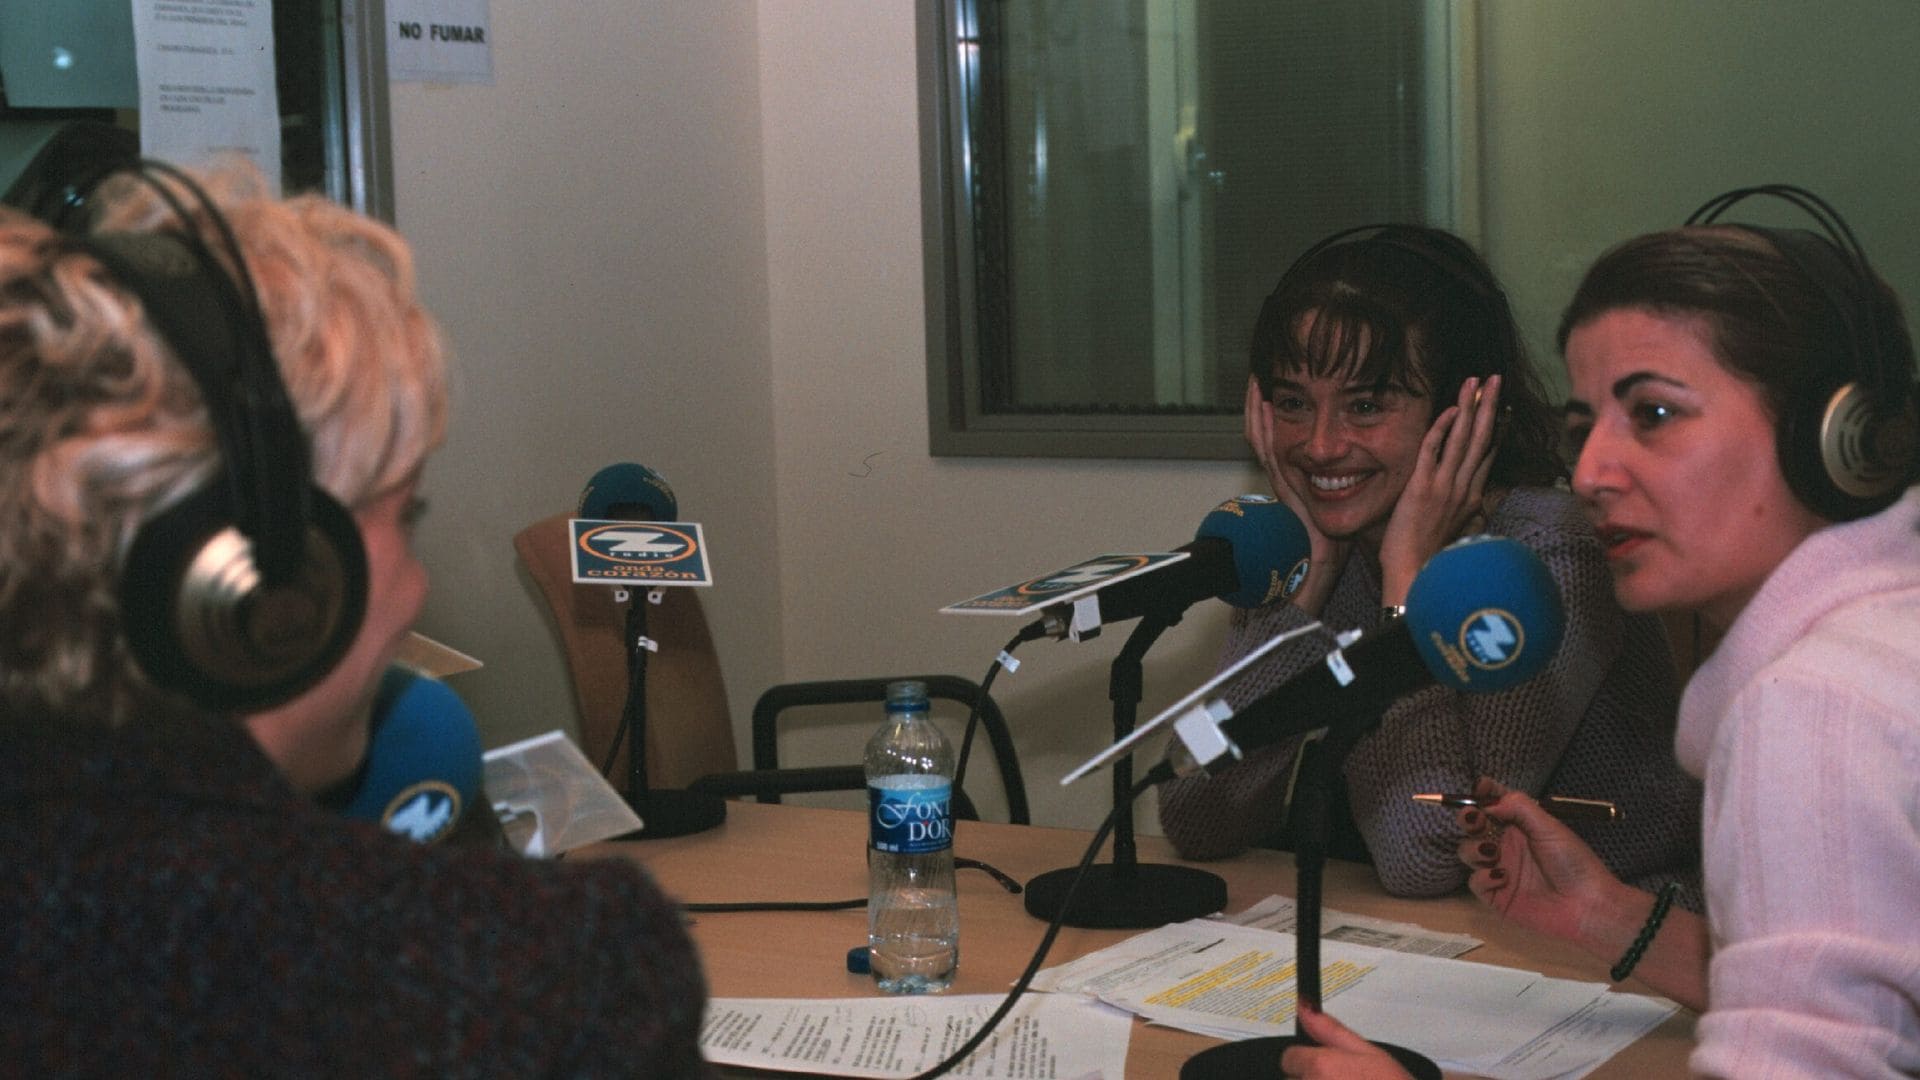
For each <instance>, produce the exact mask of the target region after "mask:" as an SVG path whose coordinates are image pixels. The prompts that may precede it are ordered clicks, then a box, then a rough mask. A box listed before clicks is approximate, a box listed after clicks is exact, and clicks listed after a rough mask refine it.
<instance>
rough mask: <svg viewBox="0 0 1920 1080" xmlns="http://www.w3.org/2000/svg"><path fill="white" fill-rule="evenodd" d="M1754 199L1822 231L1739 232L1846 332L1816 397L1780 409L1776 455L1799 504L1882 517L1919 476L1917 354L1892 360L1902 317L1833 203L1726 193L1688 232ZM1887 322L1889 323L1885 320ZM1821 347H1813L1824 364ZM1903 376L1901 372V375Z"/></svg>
mask: <svg viewBox="0 0 1920 1080" xmlns="http://www.w3.org/2000/svg"><path fill="white" fill-rule="evenodd" d="M1755 197H1766V198H1774V199H1779V200H1781V201H1782V202H1786V203H1788V204H1790V205H1792V206H1794V207H1796V208H1798V209H1799V210H1800V211H1801V212H1803V213H1805V214H1806V215H1807V216H1808V217H1810V218H1812V219H1813V221H1814V222H1815V223H1816V224H1817V225H1818V226H1819V231H1817V232H1815V231H1812V230H1808V229H1794V228H1772V227H1768V226H1761V225H1752V224H1746V223H1739V222H1729V223H1726V226H1724V227H1731V228H1737V229H1742V230H1744V231H1746V232H1749V233H1751V234H1753V235H1755V236H1758V237H1760V238H1761V239H1763V240H1765V241H1766V242H1768V243H1769V244H1771V245H1772V246H1773V248H1774V250H1775V251H1776V252H1778V254H1779V256H1780V258H1781V259H1783V260H1785V262H1786V263H1787V264H1788V265H1789V266H1790V267H1792V268H1793V269H1795V270H1797V271H1799V272H1800V273H1801V274H1802V275H1804V276H1805V277H1806V279H1807V281H1808V282H1809V283H1811V285H1812V286H1813V287H1814V289H1815V290H1816V291H1817V292H1818V293H1819V294H1820V295H1821V297H1822V298H1823V299H1824V300H1825V301H1826V305H1827V307H1828V309H1829V310H1831V311H1832V313H1833V317H1834V318H1835V319H1836V320H1837V321H1838V323H1839V328H1840V330H1841V333H1840V334H1838V335H1834V336H1836V337H1837V338H1838V339H1839V340H1837V341H1834V342H1832V347H1833V348H1834V349H1836V350H1837V351H1838V352H1839V354H1840V359H1839V360H1838V361H1837V362H1835V361H1831V360H1830V361H1829V363H1828V366H1829V367H1831V368H1834V369H1835V370H1827V371H1821V370H1818V369H1816V370H1814V371H1811V372H1810V373H1809V374H1810V375H1811V376H1812V378H1811V379H1810V380H1809V381H1810V382H1811V384H1812V388H1813V392H1810V393H1796V398H1798V399H1803V400H1794V401H1790V402H1788V403H1787V404H1786V405H1785V406H1784V407H1783V408H1782V410H1781V415H1780V417H1779V421H1778V424H1777V425H1776V431H1775V436H1774V442H1775V452H1776V455H1777V457H1778V460H1779V463H1780V469H1781V472H1782V474H1783V475H1784V476H1785V478H1786V480H1787V484H1788V486H1789V487H1790V488H1791V489H1792V490H1793V493H1794V495H1795V496H1796V497H1797V498H1799V500H1800V501H1801V502H1802V503H1804V504H1806V505H1807V506H1808V507H1809V508H1811V509H1812V510H1813V511H1814V512H1815V513H1818V514H1820V515H1821V516H1822V517H1825V518H1827V519H1828V520H1830V521H1847V520H1851V519H1854V518H1858V517H1863V516H1865V515H1867V514H1870V513H1875V512H1877V511H1879V510H1881V509H1883V508H1885V507H1886V506H1888V505H1890V504H1891V503H1892V502H1893V501H1894V500H1895V499H1897V498H1899V496H1900V492H1901V491H1902V490H1904V489H1905V488H1906V486H1907V485H1908V484H1909V483H1911V482H1912V481H1913V479H1914V476H1915V460H1914V458H1915V446H1916V441H1917V439H1920V414H1916V411H1915V407H1914V387H1913V386H1911V385H1910V384H1909V381H1910V380H1911V378H1912V374H1911V372H1912V363H1911V359H1910V357H1909V358H1908V360H1907V362H1906V363H1904V364H1903V363H1901V362H1900V358H1899V357H1898V356H1889V355H1888V352H1889V350H1890V349H1892V348H1897V347H1898V344H1897V341H1890V338H1894V339H1897V338H1899V337H1900V335H1899V334H1898V333H1897V331H1898V328H1899V324H1900V315H1899V311H1898V309H1897V308H1891V309H1890V310H1886V311H1882V305H1883V304H1886V303H1887V300H1886V297H1885V295H1884V293H1883V291H1882V289H1881V286H1880V281H1879V278H1878V277H1877V276H1875V274H1874V272H1873V268H1872V265H1871V264H1870V263H1869V262H1868V261H1867V255H1866V251H1865V250H1864V249H1863V248H1862V247H1861V246H1860V241H1859V238H1857V237H1856V236H1854V233H1853V230H1852V229H1851V228H1849V227H1848V225H1847V222H1846V219H1844V218H1842V217H1841V216H1840V213H1839V211H1837V210H1835V209H1834V208H1833V207H1832V206H1830V205H1828V204H1827V202H1826V200H1824V199H1822V198H1820V196H1818V195H1815V194H1814V193H1813V192H1811V191H1808V190H1806V189H1805V188H1800V187H1795V186H1793V185H1791V184H1759V185H1755V186H1753V187H1744V188H1735V189H1733V190H1732V191H1727V192H1723V193H1721V194H1719V195H1716V196H1714V197H1713V198H1711V199H1708V200H1707V201H1706V202H1705V203H1702V204H1701V205H1700V207H1699V208H1698V209H1696V210H1695V211H1694V212H1693V213H1692V214H1690V215H1688V217H1687V220H1686V225H1687V226H1705V225H1716V224H1720V218H1721V216H1722V215H1723V214H1725V213H1726V212H1727V211H1728V210H1731V209H1732V208H1733V207H1734V206H1736V205H1738V204H1740V203H1742V202H1744V201H1746V200H1748V199H1751V198H1755ZM1883 319H1885V320H1890V321H1886V322H1883V321H1882V320H1883ZM1823 351H1824V350H1823V349H1820V348H1816V349H1815V356H1814V357H1811V358H1810V359H1818V358H1820V354H1821V353H1822V352H1823ZM1903 370H1904V371H1905V372H1906V374H1905V375H1901V374H1900V372H1901V371H1903Z"/></svg>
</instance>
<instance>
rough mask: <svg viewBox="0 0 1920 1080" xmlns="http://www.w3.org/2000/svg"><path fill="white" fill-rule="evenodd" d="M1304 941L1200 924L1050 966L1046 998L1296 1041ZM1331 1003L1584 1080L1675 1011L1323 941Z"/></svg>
mask: <svg viewBox="0 0 1920 1080" xmlns="http://www.w3.org/2000/svg"><path fill="white" fill-rule="evenodd" d="M1294 954H1295V940H1294V937H1293V935H1292V934H1284V933H1277V932H1274V931H1269V930H1257V929H1252V928H1249V927H1242V926H1235V925H1233V924H1231V923H1225V922H1220V921H1217V920H1211V919H1195V920H1191V921H1189V922H1184V923H1175V924H1172V925H1169V926H1163V927H1160V928H1159V929H1156V930H1149V931H1146V932H1145V933H1141V934H1137V935H1135V936H1134V937H1131V938H1128V939H1127V940H1126V941H1123V942H1120V943H1119V944H1117V945H1113V946H1109V947H1108V948H1105V949H1102V950H1100V951H1098V952H1094V953H1090V954H1088V955H1086V956H1083V957H1080V958H1079V959H1077V960H1074V961H1072V962H1070V963H1066V964H1061V965H1058V966H1056V967H1051V968H1047V969H1046V970H1043V971H1042V972H1040V974H1039V975H1038V976H1037V977H1036V978H1035V979H1034V982H1033V986H1034V988H1035V989H1039V990H1048V991H1053V992H1056V993H1077V994H1086V995H1089V996H1091V997H1095V998H1097V999H1098V1000H1101V1001H1104V1002H1107V1003H1108V1004H1110V1005H1113V1006H1116V1007H1118V1008H1122V1009H1125V1010H1127V1011H1128V1012H1131V1013H1134V1014H1135V1015H1137V1016H1140V1017H1143V1018H1145V1019H1147V1020H1149V1021H1151V1022H1154V1023H1158V1024H1165V1025H1167V1026H1169V1027H1176V1028H1180V1029H1182V1030H1185V1031H1194V1032H1199V1033H1200V1034H1203V1035H1212V1036H1215V1037H1217V1038H1225V1039H1246V1038H1254V1037H1259V1036H1267V1035H1291V1034H1293V1033H1294V1001H1295V992H1296V989H1295V988H1296V975H1297V970H1296V968H1295V965H1294ZM1320 959H1321V976H1320V981H1321V997H1322V1001H1323V1002H1324V1003H1325V1005H1326V1008H1327V1011H1328V1012H1329V1013H1331V1014H1333V1015H1334V1016H1336V1017H1338V1018H1339V1019H1340V1020H1341V1022H1343V1023H1345V1024H1346V1025H1347V1026H1348V1027H1351V1028H1353V1029H1354V1030H1355V1031H1357V1032H1359V1033H1360V1034H1361V1035H1364V1036H1366V1037H1367V1038H1369V1039H1373V1040H1375V1041H1378V1042H1387V1043H1394V1044H1397V1045H1400V1046H1404V1047H1407V1048H1408V1049H1411V1050H1415V1051H1417V1052H1419V1053H1421V1054H1424V1055H1426V1056H1427V1057H1429V1058H1432V1059H1433V1060H1434V1061H1435V1062H1436V1063H1438V1064H1439V1065H1440V1066H1441V1067H1442V1068H1444V1069H1453V1070H1457V1071H1461V1072H1468V1073H1473V1074H1475V1075H1481V1076H1488V1077H1493V1078H1495V1080H1549V1078H1554V1077H1573V1076H1581V1075H1584V1074H1585V1073H1586V1072H1589V1071H1591V1070H1592V1069H1594V1068H1596V1067H1598V1066H1599V1065H1600V1064H1601V1063H1602V1062H1604V1061H1605V1060H1606V1059H1607V1058H1609V1057H1612V1056H1613V1055H1614V1054H1616V1053H1619V1052H1620V1051H1621V1050H1622V1049H1624V1048H1625V1047H1626V1046H1627V1045H1628V1044H1629V1043H1631V1042H1633V1040H1635V1039H1637V1038H1639V1037H1640V1036H1641V1035H1644V1034H1646V1033H1647V1032H1648V1031H1651V1030H1652V1029H1653V1028H1654V1027H1655V1026H1657V1025H1658V1024H1659V1023H1660V1022H1661V1021H1662V1020H1664V1019H1666V1018H1667V1017H1668V1016H1669V1015H1671V1014H1672V1013H1673V1011H1674V1008H1675V1006H1674V1005H1673V1003H1672V1002H1669V1001H1664V1000H1661V999H1658V998H1647V997H1641V996H1639V995H1636V994H1619V993H1613V992H1611V991H1609V990H1608V989H1607V987H1606V985H1605V984H1603V983H1583V982H1574V981H1571V980H1567V979H1550V978H1547V977H1546V976H1544V975H1540V974H1537V973H1535V972H1528V971H1519V970H1516V969H1513V968H1506V967H1498V966H1495V965H1491V964H1477V963H1473V962H1470V961H1466V960H1449V959H1443V958H1440V957H1434V956H1421V955H1412V954H1406V953H1397V952H1391V951H1388V950H1385V949H1376V948H1371V947H1368V946H1364V945H1353V944H1348V943H1345V942H1339V941H1326V940H1323V941H1322V942H1321V944H1320Z"/></svg>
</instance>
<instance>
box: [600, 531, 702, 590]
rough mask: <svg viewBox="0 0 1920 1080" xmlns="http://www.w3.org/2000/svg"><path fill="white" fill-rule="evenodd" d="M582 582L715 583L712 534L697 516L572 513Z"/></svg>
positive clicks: (626, 583) (625, 583) (611, 583)
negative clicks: (628, 517) (617, 517)
mask: <svg viewBox="0 0 1920 1080" xmlns="http://www.w3.org/2000/svg"><path fill="white" fill-rule="evenodd" d="M567 527H568V528H569V529H570V530H572V535H573V580H574V582H575V583H576V584H580V585H711V584H713V567H712V565H711V564H709V563H708V562H707V542H706V537H705V536H704V535H703V534H702V533H701V531H700V526H699V524H698V523H697V522H691V521H602V520H598V519H594V518H570V519H568V521H567Z"/></svg>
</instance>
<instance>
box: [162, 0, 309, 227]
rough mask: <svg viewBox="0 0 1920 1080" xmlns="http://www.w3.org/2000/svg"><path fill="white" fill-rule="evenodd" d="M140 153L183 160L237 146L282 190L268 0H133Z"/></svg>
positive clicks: (195, 161)
mask: <svg viewBox="0 0 1920 1080" xmlns="http://www.w3.org/2000/svg"><path fill="white" fill-rule="evenodd" d="M133 47H134V65H135V68H136V69H137V70H138V72H139V82H140V152H141V153H142V154H143V155H145V156H147V157H151V158H158V159H160V160H162V161H166V162H170V163H172V164H175V165H182V166H203V165H208V164H211V163H213V162H215V161H217V160H219V159H220V158H222V157H225V156H228V155H239V156H241V157H244V158H247V159H248V160H250V161H252V162H253V163H254V164H255V165H257V166H259V167H260V171H261V172H262V173H263V174H265V176H266V178H267V181H268V182H269V183H271V184H272V185H273V190H274V191H275V192H278V191H279V190H280V92H279V88H278V85H277V84H276V83H275V80H274V70H275V69H274V59H273V56H274V54H273V0H133Z"/></svg>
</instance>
